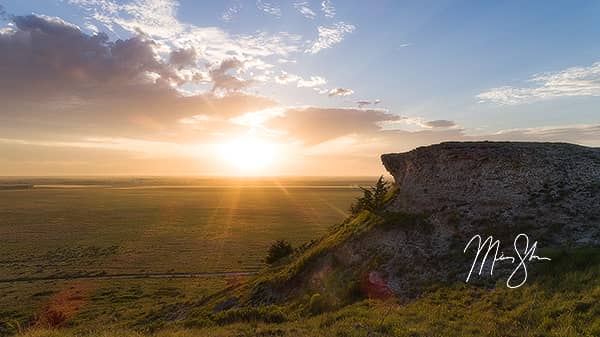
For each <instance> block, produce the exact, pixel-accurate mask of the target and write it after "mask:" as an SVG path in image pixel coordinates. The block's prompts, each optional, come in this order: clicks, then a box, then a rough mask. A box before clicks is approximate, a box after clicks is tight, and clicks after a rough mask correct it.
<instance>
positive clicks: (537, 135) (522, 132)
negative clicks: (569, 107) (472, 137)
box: [484, 124, 600, 146]
mask: <svg viewBox="0 0 600 337" xmlns="http://www.w3.org/2000/svg"><path fill="white" fill-rule="evenodd" d="M484 137H486V138H487V139H490V140H512V141H544V142H569V143H576V144H583V145H588V146H600V124H583V125H562V126H546V127H534V128H517V129H509V130H501V131H498V132H496V133H494V134H491V135H488V136H484Z"/></svg>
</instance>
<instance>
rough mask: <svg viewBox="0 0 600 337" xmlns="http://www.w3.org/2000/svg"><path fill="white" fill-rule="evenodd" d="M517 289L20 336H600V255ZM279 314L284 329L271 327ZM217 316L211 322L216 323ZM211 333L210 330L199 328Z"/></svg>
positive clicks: (450, 291) (576, 257)
mask: <svg viewBox="0 0 600 337" xmlns="http://www.w3.org/2000/svg"><path fill="white" fill-rule="evenodd" d="M552 257H553V258H554V259H555V260H554V261H555V262H556V263H553V264H552V266H551V267H549V268H547V269H541V268H540V269H538V270H536V275H535V278H534V279H535V280H533V279H532V280H531V282H529V283H528V284H527V285H526V286H524V287H522V288H518V289H508V288H506V287H504V286H503V284H498V286H497V287H496V288H494V289H488V288H478V287H474V286H471V285H456V286H450V287H442V288H438V289H436V290H432V291H431V292H430V293H428V294H427V295H425V296H423V297H422V298H419V299H417V300H415V301H412V302H410V303H405V304H400V303H398V302H396V301H394V300H388V301H376V300H364V301H360V302H357V303H354V304H352V305H349V306H346V307H344V308H342V309H339V310H335V311H332V312H326V313H322V314H317V315H301V314H299V313H297V312H293V310H289V308H285V307H280V308H274V307H272V308H269V309H268V310H267V309H264V312H263V314H262V315H255V316H253V317H250V316H247V317H246V318H243V317H242V316H241V315H240V316H239V320H238V321H237V322H229V323H227V324H219V323H217V322H208V321H205V322H204V323H202V324H199V323H198V320H190V319H183V320H181V321H178V322H165V326H164V327H163V328H162V329H160V330H158V331H156V332H154V333H151V332H149V331H147V329H145V328H144V327H139V328H138V329H136V330H131V329H125V330H124V329H117V330H110V329H109V330H108V331H104V328H102V329H101V330H97V331H94V330H89V331H73V330H68V329H67V330H64V329H63V330H59V331H53V330H43V329H42V330H31V331H27V332H25V333H23V334H22V335H21V336H24V337H25V336H26V337H42V336H48V337H50V336H57V337H58V336H67V337H70V336H106V337H113V336H114V337H117V336H164V337H171V336H172V337H175V336H179V337H186V336H223V337H225V336H290V337H291V336H440V337H442V336H498V337H500V336H556V337H569V336H573V337H576V336H577V337H580V336H600V250H598V249H585V250H580V251H575V252H570V253H565V252H561V253H558V252H555V253H554V254H553V255H552ZM277 310H278V311H279V312H280V313H281V322H271V323H268V322H265V320H268V318H269V317H271V318H273V317H275V316H276V315H275V314H274V312H275V311H277ZM216 317H218V315H213V318H216ZM199 325H205V326H202V327H201V326H199Z"/></svg>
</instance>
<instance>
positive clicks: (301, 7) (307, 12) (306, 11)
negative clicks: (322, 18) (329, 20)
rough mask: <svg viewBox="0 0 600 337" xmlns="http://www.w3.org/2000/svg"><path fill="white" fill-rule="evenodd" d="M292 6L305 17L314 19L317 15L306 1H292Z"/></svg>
mask: <svg viewBox="0 0 600 337" xmlns="http://www.w3.org/2000/svg"><path fill="white" fill-rule="evenodd" d="M294 8H296V10H298V12H300V14H302V15H303V16H304V17H305V18H307V19H314V18H315V16H317V13H315V12H314V11H313V10H312V8H310V6H309V4H308V1H296V2H294Z"/></svg>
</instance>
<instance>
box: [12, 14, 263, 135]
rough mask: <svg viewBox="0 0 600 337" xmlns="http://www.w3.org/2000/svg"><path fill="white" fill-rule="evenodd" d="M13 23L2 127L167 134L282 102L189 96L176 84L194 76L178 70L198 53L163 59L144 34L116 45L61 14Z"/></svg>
mask: <svg viewBox="0 0 600 337" xmlns="http://www.w3.org/2000/svg"><path fill="white" fill-rule="evenodd" d="M13 21H14V23H15V28H16V29H15V30H14V31H6V32H3V33H0V101H1V102H2V106H1V107H0V118H2V123H1V125H0V128H1V129H5V128H6V129H8V128H10V127H11V126H13V125H16V124H19V125H20V126H21V127H22V129H21V130H25V129H26V128H27V127H28V126H29V127H30V128H31V129H41V128H46V129H48V128H52V129H54V130H56V132H65V131H66V130H71V131H73V130H77V131H78V132H87V133H88V134H89V132H92V131H95V132H103V133H116V134H124V133H127V134H131V133H135V132H136V130H139V131H140V132H139V133H140V134H143V132H142V130H146V131H148V129H150V130H152V131H154V132H156V133H160V132H164V133H167V132H169V130H168V127H169V126H172V125H177V121H178V120H179V119H180V118H183V117H186V116H193V115H198V114H204V115H218V116H220V117H221V118H228V117H233V116H237V115H240V114H243V113H246V112H248V111H254V110H259V109H264V108H267V107H271V106H273V105H274V102H273V101H272V100H270V99H266V98H264V97H257V96H249V95H245V94H241V93H232V94H229V95H225V96H215V95H213V94H211V93H207V94H198V95H191V96H189V95H187V96H184V95H182V94H181V93H180V92H178V90H176V89H175V87H176V86H177V85H180V84H183V83H186V82H188V81H193V80H194V78H189V76H186V77H183V76H181V75H180V74H179V72H178V70H180V68H181V67H185V66H190V65H191V64H192V62H194V59H195V57H196V55H195V51H193V50H179V51H175V52H173V53H172V54H171V55H170V58H169V61H163V60H161V58H159V57H158V56H157V54H156V52H155V50H154V49H155V47H156V46H155V42H154V41H152V40H149V39H146V38H143V37H133V38H130V39H126V40H117V41H114V42H113V41H110V40H109V39H108V37H107V35H106V34H104V33H99V34H95V35H87V34H85V33H83V32H82V31H81V30H80V29H79V28H78V27H77V26H74V25H72V24H69V23H67V22H64V21H63V20H61V19H58V18H51V17H45V16H37V15H28V16H17V17H14V18H13ZM239 67H241V65H239V64H238V63H236V62H234V61H229V62H224V63H223V64H221V66H220V67H219V68H218V69H217V72H216V73H214V74H215V75H219V74H221V77H219V76H215V77H216V78H217V79H218V80H219V81H221V82H227V76H228V75H227V71H228V70H230V69H238V68H239ZM196 79H197V78H196ZM221 82H219V86H220V87H224V86H225V85H226V84H223V83H221ZM229 86H231V84H229ZM61 129H62V130H61ZM171 132H173V131H171ZM174 133H175V136H177V135H178V133H177V132H174Z"/></svg>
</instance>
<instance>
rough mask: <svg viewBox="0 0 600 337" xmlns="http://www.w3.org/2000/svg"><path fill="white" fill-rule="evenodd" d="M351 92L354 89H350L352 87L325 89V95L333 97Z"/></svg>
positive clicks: (348, 94)
mask: <svg viewBox="0 0 600 337" xmlns="http://www.w3.org/2000/svg"><path fill="white" fill-rule="evenodd" d="M353 93H354V90H352V89H346V88H334V89H331V90H329V91H327V96H329V97H333V96H350V95H352V94H353Z"/></svg>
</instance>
